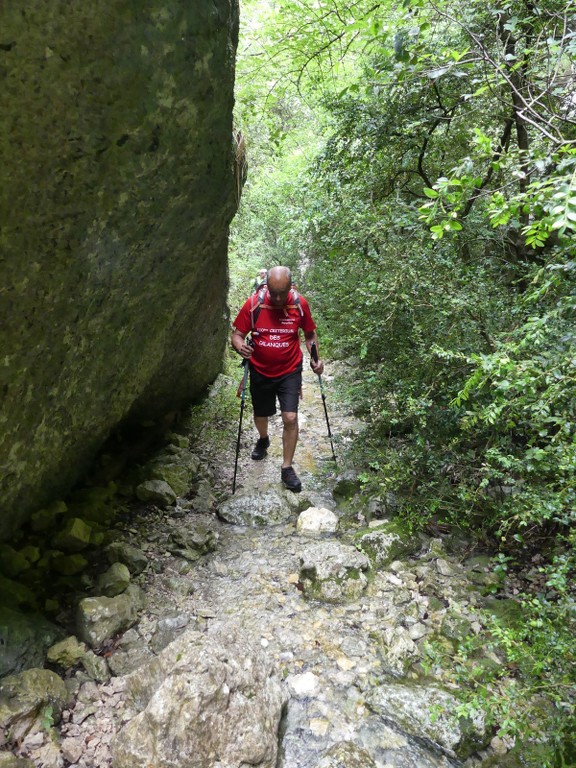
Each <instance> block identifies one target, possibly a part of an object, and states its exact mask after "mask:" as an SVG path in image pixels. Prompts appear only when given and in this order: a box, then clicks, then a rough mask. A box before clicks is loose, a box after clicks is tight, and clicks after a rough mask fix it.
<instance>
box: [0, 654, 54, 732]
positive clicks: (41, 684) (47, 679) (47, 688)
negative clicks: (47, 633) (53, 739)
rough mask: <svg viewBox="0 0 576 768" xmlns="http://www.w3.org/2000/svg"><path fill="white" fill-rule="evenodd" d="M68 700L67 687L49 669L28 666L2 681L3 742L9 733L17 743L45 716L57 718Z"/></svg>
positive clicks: (0, 722)
mask: <svg viewBox="0 0 576 768" xmlns="http://www.w3.org/2000/svg"><path fill="white" fill-rule="evenodd" d="M68 700H69V694H68V690H67V688H66V686H65V684H64V681H63V680H61V679H60V678H59V677H58V675H57V674H55V673H54V672H51V671H50V670H48V669H27V670H25V671H24V672H20V674H18V675H10V676H9V677H5V678H4V679H3V680H2V681H0V746H1V745H2V739H3V738H5V737H3V734H4V733H6V734H7V735H8V738H9V740H10V742H11V743H15V744H17V743H18V742H19V741H21V740H22V738H23V737H24V736H25V735H26V734H27V733H28V732H29V731H30V730H31V729H33V728H35V724H36V723H37V721H38V720H40V721H41V720H42V718H47V719H49V721H50V723H51V722H52V721H54V722H57V721H58V720H59V719H60V715H61V714H62V710H63V709H64V707H65V706H66V705H67V703H68Z"/></svg>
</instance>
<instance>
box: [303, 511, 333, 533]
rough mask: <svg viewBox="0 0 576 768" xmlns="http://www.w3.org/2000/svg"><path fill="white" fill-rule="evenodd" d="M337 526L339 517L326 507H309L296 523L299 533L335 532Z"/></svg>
mask: <svg viewBox="0 0 576 768" xmlns="http://www.w3.org/2000/svg"><path fill="white" fill-rule="evenodd" d="M337 527H338V518H337V517H336V515H335V514H334V512H331V511H330V510H329V509H326V508H325V507H308V509H305V510H304V512H302V513H301V514H300V515H299V517H298V522H297V523H296V529H297V530H298V532H299V533H334V531H335V530H336V528H337Z"/></svg>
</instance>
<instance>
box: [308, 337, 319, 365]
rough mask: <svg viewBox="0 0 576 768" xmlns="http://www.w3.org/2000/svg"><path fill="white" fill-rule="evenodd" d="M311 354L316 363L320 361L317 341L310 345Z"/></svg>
mask: <svg viewBox="0 0 576 768" xmlns="http://www.w3.org/2000/svg"><path fill="white" fill-rule="evenodd" d="M310 355H311V356H312V360H314V362H315V363H317V362H318V349H317V347H316V342H315V341H313V342H312V344H311V345H310Z"/></svg>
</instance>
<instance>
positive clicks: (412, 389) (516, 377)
mask: <svg viewBox="0 0 576 768" xmlns="http://www.w3.org/2000/svg"><path fill="white" fill-rule="evenodd" d="M243 15H244V18H243V21H242V24H243V32H242V35H241V44H240V45H241V52H240V57H239V61H238V74H237V79H238V83H237V116H236V120H237V124H238V126H239V128H240V129H241V131H242V134H243V136H244V137H245V139H246V142H247V146H248V161H249V168H250V170H249V174H248V180H247V183H246V186H245V189H244V193H243V199H242V204H241V210H240V215H239V216H238V217H237V219H236V222H235V225H234V233H233V234H234V236H233V243H232V253H231V265H232V269H231V277H232V303H233V304H234V303H235V304H239V302H240V300H241V298H242V297H243V294H244V291H245V288H246V286H248V285H249V284H250V279H251V277H253V275H254V274H255V273H256V271H257V269H258V268H259V267H260V266H262V265H272V264H276V263H286V264H288V265H290V266H291V267H292V268H293V270H294V272H295V273H296V275H297V276H298V284H299V286H300V288H301V289H302V291H303V292H304V293H305V294H306V295H307V296H308V297H309V298H310V299H311V300H312V302H313V306H314V309H315V316H316V320H317V322H318V326H319V333H320V338H321V344H322V347H323V351H324V354H328V355H330V356H331V357H332V358H333V359H335V360H336V362H335V363H334V364H335V365H338V361H339V360H344V359H345V360H347V361H353V362H354V365H355V367H356V370H357V372H358V374H359V375H358V376H357V378H356V381H355V383H354V384H353V385H352V386H351V390H350V391H349V392H348V393H347V395H348V396H349V398H350V402H353V403H354V405H355V408H356V410H357V411H358V412H359V413H360V414H361V415H362V416H363V417H364V418H365V419H366V421H367V422H368V425H369V427H368V432H367V439H366V440H365V441H364V442H363V445H362V447H361V448H359V447H357V448H356V454H355V455H354V457H353V460H354V462H356V463H357V464H361V465H362V467H363V471H362V480H363V483H364V490H365V492H366V493H367V494H374V495H380V496H384V495H386V494H394V495H395V497H396V498H397V502H398V505H399V510H400V514H401V516H402V517H403V519H404V520H405V522H406V524H408V525H410V526H412V527H413V529H414V530H417V529H418V528H420V527H424V526H439V527H441V528H442V527H444V526H450V527H451V528H461V529H464V530H465V531H468V532H469V533H470V534H473V535H474V536H477V537H479V538H480V539H481V540H483V541H485V542H487V543H489V544H490V546H491V547H492V548H493V551H494V552H495V553H496V555H497V557H496V560H495V563H496V565H495V567H498V568H501V569H513V568H514V567H515V566H516V564H518V563H522V564H525V563H526V562H529V561H531V560H533V562H534V563H536V565H535V567H536V568H538V569H540V571H541V574H542V585H543V587H542V590H541V592H539V593H538V594H526V595H520V596H519V599H520V601H521V604H522V607H523V613H522V619H521V621H520V622H519V623H518V625H517V626H509V627H505V628H503V627H502V626H498V625H496V624H495V627H494V633H495V636H499V637H500V639H501V640H502V639H503V642H504V644H505V645H506V647H507V649H508V653H509V662H510V664H511V665H516V666H517V668H518V669H519V676H518V686H517V687H515V688H510V687H506V688H505V687H504V686H503V685H501V684H500V681H499V678H498V673H497V672H495V671H491V672H490V671H488V670H486V671H485V672H484V673H482V674H481V675H479V678H478V680H477V684H476V690H475V696H476V700H474V698H472V699H471V700H470V701H468V702H466V703H464V704H463V705H462V707H463V709H462V713H463V714H471V713H472V712H473V711H474V701H476V703H477V702H478V700H480V699H481V700H484V701H485V700H488V702H489V707H488V709H491V710H492V712H493V713H494V718H495V721H499V722H504V726H503V733H505V734H508V735H511V736H513V737H517V738H526V737H527V736H528V735H530V736H532V737H536V738H537V737H538V736H541V737H542V739H543V740H544V741H545V742H546V745H541V746H540V749H541V751H540V753H539V754H538V756H537V757H534V761H535V762H534V765H539V766H543V765H550V766H556V765H558V766H560V765H570V764H574V763H573V762H571V761H573V759H574V758H573V746H572V743H573V741H572V737H571V731H573V728H574V725H575V724H576V723H575V717H574V703H575V700H576V689H575V681H574V674H573V670H572V667H573V663H574V661H575V658H574V655H575V652H574V645H573V642H572V638H573V636H574V630H575V629H576V627H575V608H576V603H575V602H574V593H573V588H572V583H573V576H574V567H575V552H574V546H575V537H574V530H575V529H574V522H575V484H574V470H575V466H576V438H575V416H576V413H575V410H576V405H575V404H576V397H575V395H576V387H575V382H576V370H575V368H576V344H575V330H574V329H575V322H574V321H575V308H576V306H575V305H576V297H575V291H574V283H575V267H576V261H575V257H574V230H575V228H576V79H575V74H576V72H575V56H576V8H575V4H574V3H573V2H569V3H565V2H559V1H558V0H545V1H544V2H541V3H538V4H535V3H530V2H520V1H518V2H516V1H514V0H512V1H509V2H499V3H497V2H493V1H492V0H488V2H486V1H485V0H483V1H482V2H479V1H472V2H467V3H461V2H459V3H457V2H450V1H447V2H442V1H441V2H423V0H422V1H420V2H418V1H417V2H409V1H408V2H405V3H403V4H396V3H388V2H373V1H372V2H370V1H368V0H366V1H365V0H359V2H353V3H346V2H342V0H331V1H330V2H327V0H319V2H317V3H315V4H313V5H312V4H309V3H304V2H298V1H297V0H291V1H290V2H283V3H281V4H280V3H277V4H275V3H264V2H252V1H248V2H246V3H245V5H244V9H243ZM461 652H462V659H463V668H464V667H465V666H466V665H465V664H464V659H468V660H469V659H470V658H473V652H474V649H473V647H472V645H471V646H470V647H466V648H464V647H463V648H462V650H461ZM457 675H458V673H456V677H457ZM520 703H521V706H520ZM510 712H513V714H510Z"/></svg>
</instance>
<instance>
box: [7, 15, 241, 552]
mask: <svg viewBox="0 0 576 768" xmlns="http://www.w3.org/2000/svg"><path fill="white" fill-rule="evenodd" d="M0 29H2V43H3V50H2V52H1V54H2V78H3V83H4V84H5V88H4V90H3V96H4V98H3V101H2V135H3V143H2V157H1V162H0V194H1V195H2V208H3V210H4V211H6V214H5V216H4V221H5V222H6V226H5V227H4V228H3V231H2V260H1V261H0V284H1V285H2V287H3V297H2V300H3V306H2V323H1V325H0V349H1V350H2V382H3V384H2V386H3V392H2V395H3V396H2V404H1V406H0V423H1V424H2V428H1V429H0V466H1V467H2V472H1V473H0V540H7V539H8V538H9V537H10V536H11V535H12V534H13V533H14V532H15V531H16V530H17V529H18V528H20V527H22V525H23V523H24V522H25V521H26V520H27V519H28V518H29V517H30V515H31V514H32V513H33V512H34V511H35V510H38V509H40V508H41V507H45V506H46V505H48V504H50V503H51V501H53V500H54V499H56V498H61V497H62V496H63V495H64V494H65V493H67V492H68V490H69V489H70V488H71V487H73V485H74V484H76V483H77V482H78V480H79V479H81V478H82V476H83V475H84V474H85V473H86V471H87V469H88V468H89V467H90V466H91V464H92V463H93V461H94V458H95V456H96V454H97V452H98V451H99V450H100V449H101V448H102V446H103V445H104V443H105V441H106V440H107V439H108V437H109V436H110V435H111V434H112V432H113V431H114V430H116V429H117V428H118V427H136V426H138V425H140V424H142V423H143V422H146V423H151V422H155V423H156V424H158V425H159V426H160V422H161V421H162V420H163V419H164V418H165V417H168V416H169V415H170V414H175V413H176V412H178V411H179V410H181V409H183V408H184V407H185V406H186V405H187V404H188V403H189V402H191V401H192V400H194V399H196V398H198V397H200V396H201V395H202V394H203V393H204V392H205V391H206V389H207V387H208V385H209V384H210V382H211V381H213V379H214V378H215V377H216V375H217V374H218V372H219V370H220V368H221V365H222V354H223V352H224V347H225V344H226V339H227V335H228V323H227V309H226V285H227V241H228V228H229V223H230V220H231V218H232V216H233V214H234V211H235V209H236V207H237V203H238V197H239V189H240V187H241V180H238V183H237V179H239V175H238V174H237V173H236V177H237V178H236V179H235V169H236V168H238V167H240V166H241V163H242V158H241V157H236V154H235V153H236V152H237V151H238V150H237V147H238V142H236V143H235V142H234V140H233V132H232V108H233V103H234V93H233V88H234V64H235V62H234V59H235V49H236V45H237V35H238V3H237V2H235V1H234V0H233V1H232V2H229V1H228V0H214V2H210V3H207V2H205V0H168V2H167V3H158V2H157V0H102V1H101V2H99V3H97V4H88V5H86V4H81V5H79V4H72V5H70V4H66V3H60V2H53V1H52V0H31V2H30V3H29V4H28V5H27V6H26V13H22V8H21V7H20V6H19V5H18V4H17V3H16V4H14V3H1V4H0ZM198 329H199V332H198Z"/></svg>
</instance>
